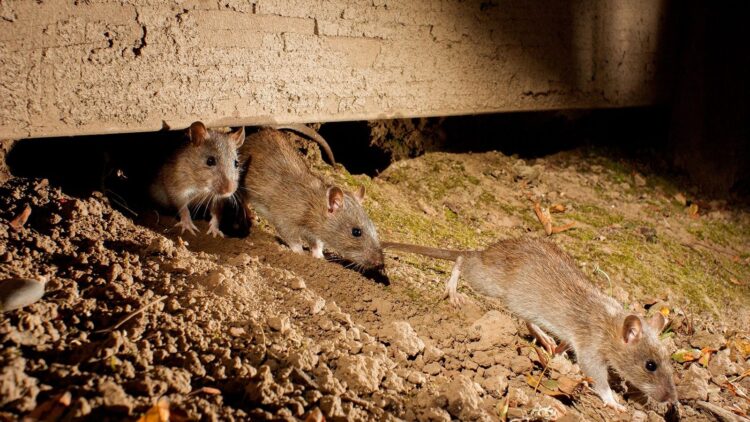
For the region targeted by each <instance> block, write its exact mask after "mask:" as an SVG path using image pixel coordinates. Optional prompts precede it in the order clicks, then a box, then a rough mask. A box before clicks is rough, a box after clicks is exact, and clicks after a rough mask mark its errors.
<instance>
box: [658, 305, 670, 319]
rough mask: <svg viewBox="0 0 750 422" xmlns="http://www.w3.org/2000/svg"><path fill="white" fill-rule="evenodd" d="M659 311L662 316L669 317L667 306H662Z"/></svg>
mask: <svg viewBox="0 0 750 422" xmlns="http://www.w3.org/2000/svg"><path fill="white" fill-rule="evenodd" d="M659 313H660V314H662V315H663V316H664V318H668V317H669V308H667V307H666V306H662V307H661V309H659Z"/></svg>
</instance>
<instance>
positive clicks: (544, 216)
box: [534, 202, 552, 236]
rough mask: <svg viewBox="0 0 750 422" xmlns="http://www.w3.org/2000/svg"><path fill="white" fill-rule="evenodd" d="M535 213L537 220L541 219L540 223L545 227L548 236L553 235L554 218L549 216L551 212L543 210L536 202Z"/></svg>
mask: <svg viewBox="0 0 750 422" xmlns="http://www.w3.org/2000/svg"><path fill="white" fill-rule="evenodd" d="M534 213H535V214H536V218H538V219H539V222H540V223H542V226H543V227H544V232H545V233H547V236H549V235H551V234H552V218H551V217H550V215H549V210H548V209H546V208H542V206H541V205H540V204H539V202H535V203H534Z"/></svg>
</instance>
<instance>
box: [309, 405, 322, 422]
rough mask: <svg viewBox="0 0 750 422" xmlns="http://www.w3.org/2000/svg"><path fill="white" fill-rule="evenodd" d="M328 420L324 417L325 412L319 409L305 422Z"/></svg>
mask: <svg viewBox="0 0 750 422" xmlns="http://www.w3.org/2000/svg"><path fill="white" fill-rule="evenodd" d="M325 421H326V418H325V416H323V412H321V411H320V409H318V408H317V407H316V408H315V409H313V410H312V412H310V414H308V415H307V417H306V418H305V422H325Z"/></svg>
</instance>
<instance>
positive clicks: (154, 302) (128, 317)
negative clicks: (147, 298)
mask: <svg viewBox="0 0 750 422" xmlns="http://www.w3.org/2000/svg"><path fill="white" fill-rule="evenodd" d="M166 298H167V297H166V296H162V297H160V298H158V299H155V300H153V301H151V302H149V303H147V304H145V305H143V306H141V307H140V308H138V309H137V310H136V311H134V312H131V313H130V314H129V315H128V316H126V317H125V318H123V319H121V320H120V322H118V323H117V324H115V325H113V326H111V327H109V328H105V329H103V330H98V331H94V332H95V333H97V334H103V333H109V332H110V331H114V330H116V329H118V328H120V327H121V326H122V324H125V323H126V322H128V321H130V319H132V318H133V317H135V316H137V315H139V314H141V313H143V311H145V310H146V309H148V308H150V307H151V306H154V305H156V304H157V303H159V302H161V301H162V300H164V299H166Z"/></svg>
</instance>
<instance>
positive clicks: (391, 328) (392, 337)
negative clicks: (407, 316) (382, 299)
mask: <svg viewBox="0 0 750 422" xmlns="http://www.w3.org/2000/svg"><path fill="white" fill-rule="evenodd" d="M381 335H382V336H383V337H385V338H386V339H387V340H388V342H389V343H390V344H391V345H393V346H394V347H396V348H397V349H399V350H401V351H402V352H404V353H406V354H407V355H408V356H415V355H417V354H418V353H419V352H421V351H422V350H424V341H422V339H421V338H419V336H418V335H417V333H416V332H415V331H414V329H413V328H412V327H411V325H410V324H409V323H408V322H406V321H395V322H392V323H390V324H388V325H387V326H386V327H385V328H384V329H383V330H382V331H381Z"/></svg>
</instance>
